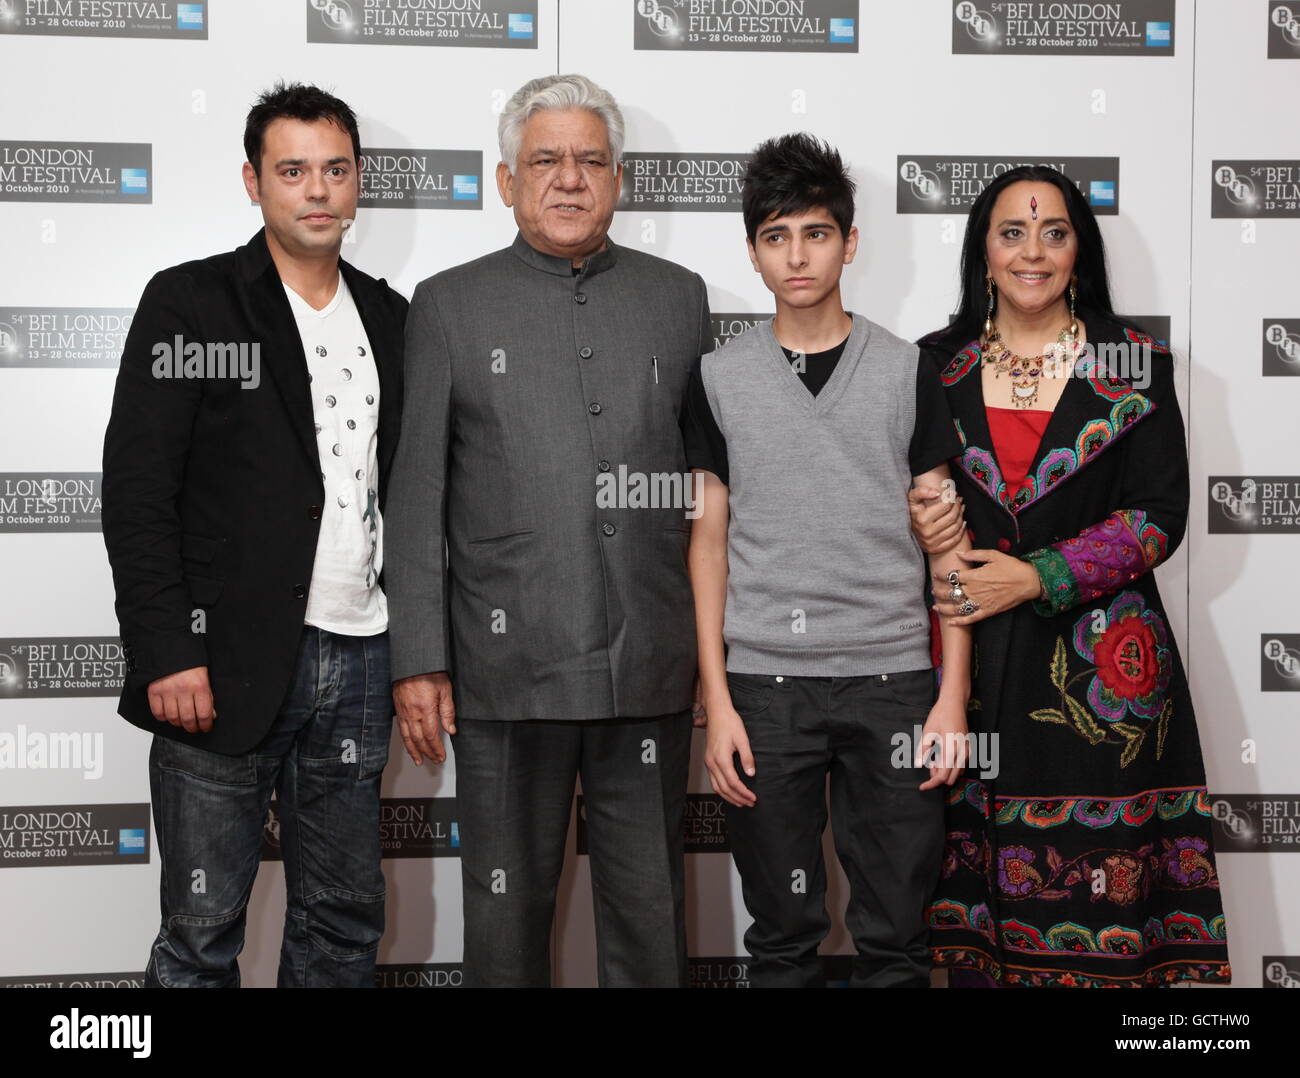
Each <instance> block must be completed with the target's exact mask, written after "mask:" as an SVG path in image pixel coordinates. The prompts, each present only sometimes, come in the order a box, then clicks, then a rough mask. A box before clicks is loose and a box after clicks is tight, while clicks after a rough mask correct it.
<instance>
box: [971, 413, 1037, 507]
mask: <svg viewBox="0 0 1300 1078" xmlns="http://www.w3.org/2000/svg"><path fill="white" fill-rule="evenodd" d="M984 411H985V414H986V415H987V416H988V421H989V434H991V435H992V436H993V452H994V454H995V455H996V456H997V458H998V470H999V471H1001V472H1002V478H1003V479H1004V480H1006V484H1007V497H1008V498H1014V497H1015V496H1016V492H1017V491H1018V490H1019V489H1020V488H1021V486H1023V485H1024V481H1025V474H1026V473H1027V472H1028V471H1029V466H1030V465H1031V464H1033V463H1034V454H1035V453H1037V452H1038V444H1039V443H1040V442H1041V441H1042V440H1043V431H1044V430H1046V429H1047V421H1048V420H1049V419H1051V418H1052V413H1051V412H1045V411H1043V410H1042V409H1031V408H994V407H992V406H991V405H985V407H984Z"/></svg>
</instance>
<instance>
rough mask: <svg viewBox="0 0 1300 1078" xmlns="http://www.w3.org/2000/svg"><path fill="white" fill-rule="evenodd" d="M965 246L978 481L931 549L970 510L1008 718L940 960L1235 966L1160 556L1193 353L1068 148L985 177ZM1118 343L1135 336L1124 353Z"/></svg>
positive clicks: (992, 664)
mask: <svg viewBox="0 0 1300 1078" xmlns="http://www.w3.org/2000/svg"><path fill="white" fill-rule="evenodd" d="M962 269H963V292H964V294H963V302H962V307H961V310H960V311H959V314H958V317H957V319H956V320H955V321H954V323H953V324H952V325H951V326H950V327H948V329H946V330H941V331H939V332H937V333H933V334H931V335H930V336H929V337H927V338H925V339H924V340H923V341H922V342H921V344H922V346H923V347H924V348H926V349H927V351H928V353H929V354H930V355H931V356H932V358H933V360H934V362H935V363H936V365H937V366H938V368H939V370H940V371H941V372H942V380H943V383H944V385H945V388H946V391H947V395H948V403H949V406H950V409H951V411H952V414H953V416H954V421H955V423H956V425H957V428H958V433H959V435H960V437H961V441H962V444H963V447H964V452H963V456H962V457H961V458H960V460H959V461H957V462H956V464H957V467H955V468H954V469H953V474H954V477H955V480H956V484H957V493H958V494H959V495H960V499H959V500H958V501H956V502H953V501H952V500H951V498H949V499H947V503H945V499H944V498H943V497H938V498H933V499H931V500H928V501H927V500H920V499H919V498H918V499H916V500H915V503H914V506H913V516H914V526H915V527H916V530H917V534H918V538H920V540H921V543H922V546H923V547H925V548H926V549H927V550H931V549H945V548H946V546H947V545H949V544H948V540H949V539H950V538H951V537H952V536H953V535H954V534H956V533H957V531H959V530H960V528H961V527H962V526H963V523H962V520H961V518H960V517H959V515H958V512H957V511H956V510H958V509H963V508H964V526H965V527H967V528H969V529H971V530H972V531H973V533H974V545H975V547H976V548H977V549H976V550H974V551H973V552H971V555H970V558H969V559H968V560H970V561H971V563H972V564H971V568H970V569H968V570H964V571H962V572H961V573H960V575H959V579H958V582H957V585H956V586H955V587H954V585H953V584H951V583H950V582H948V581H946V580H945V581H936V582H935V583H934V585H933V589H934V594H935V609H936V611H937V612H938V613H939V615H940V616H942V617H950V618H953V619H954V620H955V621H956V623H958V624H971V625H973V626H975V663H976V669H975V674H974V681H973V686H972V697H973V701H972V708H973V710H972V711H971V714H970V728H971V730H972V732H975V733H977V734H996V750H995V751H996V757H995V760H996V769H995V768H987V769H985V773H983V774H981V771H980V769H979V767H978V765H977V764H974V763H972V764H968V766H967V771H966V775H965V776H964V778H963V779H962V780H959V782H958V783H957V785H956V786H955V787H954V788H953V792H952V794H951V795H950V797H949V801H948V844H947V849H946V856H945V863H944V867H943V874H942V878H941V881H940V885H939V888H938V890H937V893H936V896H935V898H934V901H933V902H932V904H931V906H930V910H929V923H930V926H931V942H932V947H933V952H934V956H935V961H936V963H937V964H938V965H942V966H948V967H952V968H953V969H955V970H969V971H978V973H982V974H984V975H986V976H987V977H988V978H991V981H992V983H995V984H999V985H1025V986H1038V985H1043V986H1047V985H1051V986H1081V987H1101V986H1134V987H1142V986H1154V985H1160V984H1168V983H1172V982H1174V981H1181V980H1192V981H1206V982H1220V983H1223V982H1227V981H1228V980H1229V979H1230V977H1231V972H1230V968H1229V965H1228V955H1227V945H1226V937H1225V928H1224V918H1223V908H1222V904H1221V900H1220V894H1219V879H1218V875H1217V872H1216V867H1215V858H1214V850H1213V847H1212V843H1211V833H1210V803H1209V801H1208V799H1207V796H1206V789H1205V769H1204V764H1203V762H1202V758H1201V749H1200V743H1199V740H1198V737H1197V731H1196V720H1195V716H1194V713H1193V710H1192V702H1191V698H1190V695H1189V692H1188V685H1187V677H1186V674H1185V672H1184V669H1183V664H1182V661H1181V659H1180V657H1179V654H1178V648H1177V645H1176V643H1175V641H1174V637H1173V635H1172V633H1171V632H1170V628H1169V624H1168V619H1167V616H1166V614H1165V609H1164V604H1163V603H1162V602H1161V600H1160V593H1159V590H1158V589H1157V587H1156V581H1155V576H1154V574H1153V572H1152V570H1153V569H1154V568H1155V567H1156V566H1157V565H1159V564H1160V563H1161V562H1162V561H1164V560H1165V559H1166V558H1167V557H1169V555H1170V554H1171V553H1173V551H1174V549H1175V548H1176V547H1177V546H1178V544H1179V542H1181V540H1182V538H1183V532H1184V529H1185V526H1186V521H1187V505H1188V475H1187V457H1186V450H1185V443H1184V433H1183V423H1182V417H1181V414H1180V412H1179V407H1178V401H1177V398H1176V396H1175V392H1174V379H1173V357H1172V355H1171V354H1170V353H1169V351H1168V349H1166V348H1165V347H1163V346H1162V345H1160V344H1158V343H1157V342H1155V341H1153V340H1152V339H1151V338H1150V337H1148V336H1146V335H1145V334H1143V333H1141V332H1140V331H1139V330H1137V328H1136V327H1135V326H1132V325H1131V324H1127V323H1126V322H1125V321H1124V320H1122V319H1119V318H1118V317H1117V316H1115V315H1114V313H1113V312H1112V309H1111V303H1110V296H1109V288H1108V285H1107V280H1106V269H1105V256H1104V251H1103V248H1102V240H1101V234H1100V230H1099V229H1098V227H1097V223H1096V219H1095V218H1094V217H1093V215H1092V211H1091V210H1090V208H1089V207H1088V204H1087V202H1086V201H1085V200H1084V198H1083V196H1082V195H1081V194H1080V193H1079V191H1078V189H1077V188H1076V187H1075V186H1074V184H1073V183H1071V182H1070V181H1069V180H1068V179H1066V178H1065V177H1064V176H1063V175H1062V174H1061V173H1059V172H1057V171H1056V170H1055V169H1050V168H1044V167H1040V166H1029V167H1024V168H1019V169H1015V170H1012V171H1011V172H1008V173H1006V174H1004V175H1003V176H1001V177H999V178H998V179H997V180H995V181H994V182H993V183H991V184H990V185H989V186H988V188H986V189H985V191H984V192H983V194H982V195H981V196H980V198H979V199H978V200H977V201H976V203H975V205H974V207H973V208H972V210H971V214H970V219H969V222H968V228H967V234H966V241H965V248H964V250H963V256H962ZM1076 298H1077V305H1076V303H1075V302H1073V300H1075V299H1076ZM986 318H987V319H988V321H987V322H986ZM1072 322H1073V323H1074V328H1075V334H1074V336H1075V337H1076V338H1077V340H1078V342H1079V343H1082V342H1084V341H1085V340H1086V342H1087V343H1090V344H1091V345H1092V346H1093V351H1094V353H1095V354H1096V356H1097V360H1098V362H1097V364H1096V365H1095V366H1091V367H1090V366H1089V356H1088V353H1087V352H1084V353H1082V354H1080V353H1079V352H1078V351H1076V348H1077V345H1072V344H1071V339H1070V338H1071V334H1070V327H1071V324H1072ZM990 330H991V331H992V332H991V333H990V332H989V331H990ZM1058 330H1060V331H1061V332H1060V335H1059V338H1058ZM1058 340H1059V342H1060V347H1059V348H1058V349H1056V351H1055V352H1054V353H1053V352H1052V346H1054V345H1056V344H1057V342H1058ZM1043 345H1046V346H1048V347H1047V348H1044V347H1043ZM1103 345H1121V346H1124V347H1123V349H1121V351H1120V353H1119V358H1120V365H1119V366H1118V367H1115V366H1114V365H1113V364H1112V369H1109V370H1107V369H1103V367H1102V361H1103V360H1104V359H1105V358H1106V357H1107V356H1108V355H1113V354H1114V353H1108V352H1107V351H1106V350H1105V349H1103V348H1102V346H1103ZM1053 354H1054V356H1055V357H1056V358H1058V359H1059V358H1060V357H1063V356H1064V357H1070V358H1068V359H1067V361H1066V362H1065V363H1064V364H1060V363H1056V364H1054V362H1053ZM1143 357H1145V358H1146V360H1147V362H1146V364H1145V369H1143V368H1142V367H1141V366H1140V365H1139V364H1140V361H1141V360H1142V359H1143ZM1125 360H1132V361H1133V362H1132V363H1131V364H1126V363H1125V362H1124V361H1125ZM1044 361H1046V362H1044ZM1053 375H1055V376H1053ZM930 493H931V494H939V493H940V492H930ZM963 604H967V605H965V606H963ZM970 604H974V606H975V607H976V609H974V611H973V612H971V611H972V606H971V605H970ZM963 610H964V611H966V613H965V615H964V616H963V615H962V611H963ZM994 770H996V773H995V774H990V773H988V772H993V771H994ZM976 979H977V978H976ZM970 980H971V978H968V979H965V980H963V979H962V978H961V977H955V978H954V983H970ZM984 983H986V984H987V983H989V982H988V981H985V982H984Z"/></svg>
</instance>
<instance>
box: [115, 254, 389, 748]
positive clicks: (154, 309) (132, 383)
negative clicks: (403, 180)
mask: <svg viewBox="0 0 1300 1078" xmlns="http://www.w3.org/2000/svg"><path fill="white" fill-rule="evenodd" d="M339 266H340V269H341V271H342V274H343V278H344V280H345V281H347V285H348V288H349V289H350V290H351V292H352V296H353V298H354V299H355V301H356V304H357V309H358V311H359V312H360V315H361V321H362V323H363V324H364V326H365V329H366V334H367V336H368V337H369V338H370V344H371V348H372V350H373V352H374V360H375V366H376V368H377V369H378V373H379V384H380V398H379V503H380V507H381V508H382V506H383V503H384V494H385V489H386V486H387V478H388V472H389V467H390V465H391V463H392V458H393V450H394V448H395V446H396V444H397V437H398V430H399V425H400V422H401V407H402V348H403V329H404V323H405V319H406V306H407V304H406V300H404V299H403V298H402V297H401V296H400V295H398V294H397V293H396V292H394V291H393V290H392V289H391V288H389V287H388V285H387V284H386V283H385V282H384V281H382V280H380V281H376V280H375V279H374V278H373V277H369V276H367V275H366V274H364V273H361V272H360V271H359V270H357V269H354V268H353V267H352V266H350V265H348V263H346V262H343V261H340V263H339ZM178 335H179V336H181V337H182V338H183V340H184V342H186V343H189V342H198V343H200V344H206V343H208V342H213V343H216V342H221V343H224V344H236V345H239V344H246V345H249V346H251V345H252V344H254V343H256V344H257V345H258V346H259V347H260V371H259V373H260V384H259V385H258V386H257V388H249V389H245V388H241V385H240V382H239V381H238V380H237V379H235V378H221V377H213V378H160V377H155V376H154V365H155V351H154V348H155V345H156V344H159V343H167V344H174V343H175V338H176V337H177V336H178ZM324 497H325V493H324V486H323V484H322V481H321V470H320V462H319V457H318V455H317V451H316V434H315V419H314V416H313V414H312V404H311V391H310V388H309V386H308V382H307V364H306V359H305V357H304V356H303V350H302V341H301V338H300V337H299V335H298V329H297V325H296V324H295V322H294V318H293V312H292V310H291V308H290V306H289V301H288V298H287V297H286V296H285V294H284V287H283V285H282V284H281V281H280V275H279V273H278V272H277V270H276V267H275V263H274V262H273V261H272V259H271V254H270V251H269V250H268V249H267V246H266V238H265V235H264V232H258V234H257V235H256V236H254V237H253V238H252V239H251V240H250V241H249V242H248V243H247V244H246V245H245V246H243V247H240V248H238V249H237V250H235V251H230V252H227V253H225V254H219V255H215V256H213V257H212V258H205V259H200V260H198V261H195V262H187V263H184V264H183V265H179V266H173V267H171V268H170V269H165V270H163V271H162V272H160V273H158V274H156V275H155V276H154V277H153V279H152V280H151V281H150V282H149V284H148V285H147V286H146V287H145V290H144V295H143V296H142V297H141V298H140V303H139V306H138V308H137V310H136V313H135V318H134V320H133V321H132V323H131V330H130V333H128V335H127V339H126V346H125V348H124V350H123V353H122V363H121V367H120V368H119V370H118V375H117V387H116V390H115V391H114V394H113V410H112V414H111V416H110V418H109V421H108V429H107V431H106V433H105V436H104V483H103V526H104V543H105V545H106V546H107V547H108V558H109V562H110V563H111V565H112V569H113V585H114V588H115V590H116V595H117V602H116V609H117V617H118V621H119V623H120V625H121V635H122V643H123V649H124V652H125V658H126V671H127V673H126V680H125V684H124V686H123V689H122V696H121V700H120V702H119V705H118V713H119V714H121V715H122V716H123V717H124V718H126V719H127V720H128V721H129V722H132V723H134V724H135V725H136V726H139V727H142V728H143V729H146V730H149V731H151V732H153V733H156V734H162V735H164V736H168V737H174V738H177V739H179V740H184V741H186V742H188V743H189V744H191V745H195V746H197V747H200V748H204V749H209V750H212V751H215V752H222V753H227V754H236V753H243V752H247V751H249V750H250V749H252V748H253V747H254V746H255V745H257V743H258V742H259V741H261V739H262V738H263V736H264V735H265V734H266V732H267V730H268V729H269V728H270V726H271V722H272V720H273V719H274V718H275V715H276V713H277V711H278V709H279V706H280V702H281V700H282V699H283V698H284V695H285V692H286V691H287V689H288V687H289V680H290V678H291V676H292V674H293V670H294V665H295V660H296V657H297V651H298V643H299V639H300V637H301V635H302V628H303V614H304V612H305V610H306V606H307V592H308V589H309V587H310V586H311V575H312V566H313V563H314V561H315V556H316V539H317V534H318V532H319V530H320V517H321V506H322V503H323V501H324ZM200 611H201V612H202V613H201V614H200V613H199V612H200ZM204 621H206V625H204V624H203V622H204ZM200 630H201V631H200ZM195 666H206V667H208V674H209V678H210V680H211V684H212V691H213V697H214V700H215V704H216V711H217V719H216V722H215V723H214V724H213V728H212V731H211V732H210V733H207V734H203V733H198V734H190V733H186V732H185V731H184V730H183V729H178V728H177V727H175V726H172V725H171V724H170V723H167V722H160V721H159V720H157V719H155V718H154V717H153V714H152V712H151V711H150V710H149V701H148V699H147V695H146V690H147V686H148V684H149V682H151V681H153V680H155V679H156V678H160V677H164V676H165V675H167V674H172V673H176V672H177V671H179V670H186V669H189V668H190V667H195Z"/></svg>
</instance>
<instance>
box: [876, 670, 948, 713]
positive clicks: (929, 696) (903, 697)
mask: <svg viewBox="0 0 1300 1078" xmlns="http://www.w3.org/2000/svg"><path fill="white" fill-rule="evenodd" d="M881 685H882V687H883V688H884V690H885V695H886V696H888V697H889V698H890V699H891V700H893V702H894V703H896V704H900V705H902V706H903V707H917V708H924V709H925V710H926V711H929V710H930V708H932V707H933V706H934V701H935V696H936V693H937V689H936V687H935V683H934V670H933V669H931V668H930V667H926V668H925V669H923V670H904V671H903V672H901V673H898V674H890V675H889V676H888V677H887V678H886V679H885V681H883V682H882V683H881Z"/></svg>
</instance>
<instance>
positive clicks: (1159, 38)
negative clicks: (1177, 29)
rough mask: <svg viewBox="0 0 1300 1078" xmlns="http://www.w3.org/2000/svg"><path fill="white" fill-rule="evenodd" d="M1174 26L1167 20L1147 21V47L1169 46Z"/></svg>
mask: <svg viewBox="0 0 1300 1078" xmlns="http://www.w3.org/2000/svg"><path fill="white" fill-rule="evenodd" d="M1173 36H1174V35H1173V27H1171V26H1170V25H1169V23H1167V22H1149V23H1147V48H1148V49H1151V48H1165V49H1167V48H1169V45H1170V42H1171V41H1172V40H1173Z"/></svg>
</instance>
